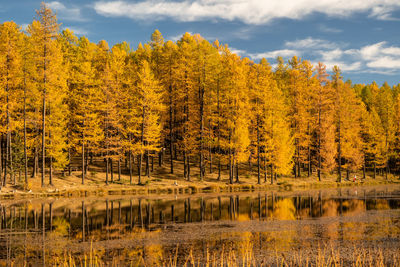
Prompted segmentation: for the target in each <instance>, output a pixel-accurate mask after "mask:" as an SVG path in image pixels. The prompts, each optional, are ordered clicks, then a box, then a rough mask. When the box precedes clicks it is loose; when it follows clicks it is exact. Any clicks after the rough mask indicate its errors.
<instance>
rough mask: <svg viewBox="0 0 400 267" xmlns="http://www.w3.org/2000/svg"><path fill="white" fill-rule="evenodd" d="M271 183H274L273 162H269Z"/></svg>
mask: <svg viewBox="0 0 400 267" xmlns="http://www.w3.org/2000/svg"><path fill="white" fill-rule="evenodd" d="M271 184H274V164H271Z"/></svg>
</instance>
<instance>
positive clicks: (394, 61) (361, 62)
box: [242, 37, 400, 75]
mask: <svg viewBox="0 0 400 267" xmlns="http://www.w3.org/2000/svg"><path fill="white" fill-rule="evenodd" d="M348 46H349V44H345V43H333V42H329V41H326V40H322V39H314V38H311V37H308V38H305V39H302V40H295V41H287V42H285V43H284V45H283V49H279V50H273V51H266V52H262V53H246V52H242V55H246V54H247V55H248V56H249V57H251V58H252V59H253V60H258V59H261V58H263V57H265V58H269V59H271V58H276V57H277V56H282V57H283V58H285V59H286V60H287V59H290V58H291V57H292V56H294V55H296V56H303V57H305V58H307V59H311V60H312V61H313V62H315V63H316V62H319V61H320V62H323V63H324V64H325V65H326V66H327V69H332V68H333V66H335V65H337V66H338V67H340V69H341V70H342V71H345V72H365V73H379V74H385V75H394V74H399V72H400V47H397V46H389V45H388V43H387V42H378V43H375V44H370V45H365V46H362V47H358V48H348Z"/></svg>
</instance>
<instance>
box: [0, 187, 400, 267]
mask: <svg viewBox="0 0 400 267" xmlns="http://www.w3.org/2000/svg"><path fill="white" fill-rule="evenodd" d="M0 205H1V206H0V226H1V229H0V265H4V266H6V265H14V266H23V265H24V263H27V265H28V266H29V265H31V266H49V265H54V264H64V265H72V264H71V263H72V262H73V263H74V264H76V265H84V264H85V262H86V264H87V265H90V264H93V265H96V264H98V265H114V266H125V265H130V264H132V265H133V266H137V265H139V266H159V265H164V266H182V265H184V264H185V263H186V264H188V263H191V264H192V265H196V264H198V263H200V264H199V265H200V266H202V264H204V266H205V265H206V263H207V262H210V263H211V262H214V263H217V262H218V263H219V264H221V265H225V264H227V262H228V261H231V262H233V261H234V262H235V263H236V264H237V265H239V264H243V263H245V262H251V263H253V264H254V265H262V264H271V265H274V264H275V265H279V262H278V260H277V259H278V258H279V259H282V258H284V259H286V261H287V260H288V259H293V258H295V257H303V258H304V259H307V260H311V259H313V258H315V257H316V256H315V255H317V254H318V253H319V254H321V255H325V256H326V255H331V256H332V255H340V258H341V259H343V260H344V263H346V261H352V260H354V259H352V257H354V254H355V252H357V253H358V252H360V251H361V252H362V251H367V252H369V254H370V255H374V257H377V255H378V256H379V255H381V254H382V257H385V259H386V260H387V262H389V263H390V262H392V263H393V261H394V262H395V261H396V259H395V258H396V255H400V186H384V187H358V188H341V189H331V190H321V191H304V192H298V193H296V192H263V193H259V192H253V193H238V194H220V195H214V194H204V195H185V196H182V195H179V196H163V197H157V196H151V197H145V196H142V197H138V196H121V197H117V196H115V197H114V196H113V197H108V198H98V197H97V198H93V197H90V198H89V197H88V198H85V199H46V200H19V201H6V200H4V201H0ZM392 259H393V260H392ZM221 261H224V262H221ZM302 261H303V259H302ZM274 262H276V263H274ZM399 264H400V262H399ZM196 266H198V265H196ZM218 266H219V265H218Z"/></svg>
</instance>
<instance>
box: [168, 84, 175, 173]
mask: <svg viewBox="0 0 400 267" xmlns="http://www.w3.org/2000/svg"><path fill="white" fill-rule="evenodd" d="M169 93H170V96H169V153H170V157H171V158H170V161H171V174H173V173H174V159H173V155H174V151H173V147H174V144H173V129H172V85H169Z"/></svg>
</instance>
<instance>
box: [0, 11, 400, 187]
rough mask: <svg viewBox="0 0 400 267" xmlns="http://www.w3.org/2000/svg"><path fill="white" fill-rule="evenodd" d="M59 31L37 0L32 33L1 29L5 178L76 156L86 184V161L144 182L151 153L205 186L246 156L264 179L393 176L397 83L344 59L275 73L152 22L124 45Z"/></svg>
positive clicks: (42, 171)
mask: <svg viewBox="0 0 400 267" xmlns="http://www.w3.org/2000/svg"><path fill="white" fill-rule="evenodd" d="M59 28H60V27H59V23H58V21H57V18H56V15H55V14H54V13H53V12H52V10H50V9H49V8H48V7H47V6H46V5H45V4H42V6H41V8H40V10H38V11H37V16H36V18H35V20H34V21H33V22H32V23H31V24H30V25H28V27H27V28H26V30H23V29H22V28H21V26H19V25H17V24H15V23H14V22H4V23H2V24H1V25H0V144H1V146H0V147H1V149H0V159H1V160H0V177H1V182H2V185H3V186H5V185H6V183H14V184H16V183H22V184H26V183H28V179H29V177H36V176H38V175H41V179H42V180H41V181H42V185H45V184H47V183H49V184H52V178H53V172H65V171H69V172H70V171H71V166H72V165H74V164H75V165H78V166H79V167H80V168H81V170H82V183H84V182H85V175H86V173H87V169H88V166H89V165H90V164H91V162H92V159H93V158H100V159H102V160H104V163H105V165H104V167H105V168H104V171H105V173H106V179H105V181H104V182H105V183H109V182H110V180H109V179H110V178H111V179H112V175H113V166H114V163H117V164H118V165H117V166H118V169H120V168H121V167H120V165H121V162H122V161H125V162H128V164H126V166H127V173H128V175H129V176H130V183H136V182H138V183H142V180H141V179H142V175H146V176H150V172H151V168H150V166H149V165H150V163H149V162H150V160H153V158H159V161H160V164H161V163H163V164H168V166H169V167H168V168H169V171H170V173H174V171H175V170H174V167H175V163H176V161H178V160H179V161H182V162H183V166H184V171H183V176H184V178H185V179H187V180H189V181H190V180H191V179H192V176H193V175H192V173H191V169H193V168H196V169H197V170H198V173H199V179H200V180H203V179H204V178H205V177H206V176H207V174H208V173H210V172H217V173H218V178H217V179H218V180H221V176H222V174H221V173H222V171H221V170H222V169H228V177H229V182H230V183H233V182H235V181H239V174H240V171H239V166H240V164H244V163H246V164H247V163H249V164H250V165H254V166H255V167H256V168H257V182H258V183H261V181H262V180H264V181H266V180H267V176H268V177H271V182H273V181H274V179H273V178H275V179H276V177H279V176H282V175H293V176H295V177H302V176H311V175H313V174H315V175H316V177H318V179H319V180H322V179H323V178H324V175H326V174H329V173H330V174H332V173H336V174H337V175H338V181H341V179H342V176H344V174H343V173H345V175H346V177H347V178H348V177H349V175H350V173H352V172H358V171H363V172H364V175H365V172H366V170H369V171H373V174H374V176H375V174H376V172H377V170H382V171H384V173H385V174H386V175H389V174H390V173H400V154H399V151H400V85H396V86H389V85H388V84H387V83H385V84H383V86H378V85H377V84H376V83H372V84H367V85H365V84H352V83H351V82H350V81H346V82H344V81H343V77H342V74H341V70H340V66H335V67H334V68H333V69H332V70H331V71H329V72H330V73H331V74H329V73H328V70H327V69H326V66H325V65H324V64H323V63H318V65H316V66H314V65H312V64H311V62H310V61H307V60H304V59H301V58H299V57H293V58H291V59H290V60H289V61H288V62H285V61H284V60H283V59H282V58H280V57H279V58H277V65H276V67H272V66H271V64H270V63H269V62H268V61H267V60H266V59H262V60H261V61H260V62H253V61H251V60H250V59H248V58H246V57H244V58H242V57H240V56H238V55H236V54H234V53H232V52H231V51H230V50H229V48H228V46H227V45H223V44H220V43H219V42H218V41H215V42H214V43H210V42H209V41H207V40H205V39H203V38H202V37H201V36H199V35H190V34H189V33H186V34H184V35H183V36H182V37H181V38H180V39H179V40H178V41H176V42H173V41H166V40H164V38H163V36H162V34H161V33H160V32H159V31H158V30H155V31H154V33H153V34H152V35H151V40H150V41H149V42H148V43H145V44H139V45H138V46H137V48H136V49H132V48H131V47H130V45H129V44H128V43H126V42H123V43H119V44H116V45H114V46H113V47H109V45H108V44H107V42H106V41H100V42H99V43H97V44H95V43H92V42H91V41H89V40H88V38H86V37H85V36H82V37H79V38H78V37H77V36H76V35H74V33H73V32H72V31H70V30H68V29H66V30H63V31H60V29H59ZM74 158H79V159H80V160H79V161H78V163H77V162H76V161H73V159H74ZM135 160H136V161H137V164H138V166H140V167H138V168H137V171H136V172H135V173H134V171H133V170H134V168H133V162H134V161H135ZM164 161H165V162H164ZM143 164H144V165H145V167H144V168H143V167H142V165H143ZM46 170H47V171H46ZM21 172H22V173H23V177H24V179H21V180H18V181H17V177H18V175H17V174H18V173H19V174H20V175H19V177H21ZM109 176H111V177H109ZM136 176H138V178H137V179H136ZM47 178H48V180H47ZM134 179H135V180H134Z"/></svg>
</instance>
